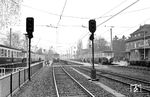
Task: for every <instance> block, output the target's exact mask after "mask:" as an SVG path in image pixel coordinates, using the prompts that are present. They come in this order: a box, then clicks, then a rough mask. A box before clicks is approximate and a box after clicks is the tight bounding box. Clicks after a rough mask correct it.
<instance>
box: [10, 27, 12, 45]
mask: <svg viewBox="0 0 150 97" xmlns="http://www.w3.org/2000/svg"><path fill="white" fill-rule="evenodd" d="M11 34H12V28H10V47H11Z"/></svg>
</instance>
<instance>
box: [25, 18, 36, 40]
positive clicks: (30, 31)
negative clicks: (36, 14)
mask: <svg viewBox="0 0 150 97" xmlns="http://www.w3.org/2000/svg"><path fill="white" fill-rule="evenodd" d="M26 31H27V33H28V37H29V38H33V31H34V18H33V17H27V18H26Z"/></svg>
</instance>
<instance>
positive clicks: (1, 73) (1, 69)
mask: <svg viewBox="0 0 150 97" xmlns="http://www.w3.org/2000/svg"><path fill="white" fill-rule="evenodd" d="M4 75H5V68H0V77H1V76H4Z"/></svg>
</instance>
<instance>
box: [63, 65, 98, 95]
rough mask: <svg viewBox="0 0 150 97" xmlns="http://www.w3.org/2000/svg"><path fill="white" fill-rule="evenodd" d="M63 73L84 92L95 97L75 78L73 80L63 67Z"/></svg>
mask: <svg viewBox="0 0 150 97" xmlns="http://www.w3.org/2000/svg"><path fill="white" fill-rule="evenodd" d="M61 68H62V69H63V71H64V72H65V73H66V74H67V75H68V76H69V77H70V78H71V79H72V80H73V81H74V82H75V83H76V84H77V85H78V86H79V87H80V88H81V89H82V90H83V91H85V93H86V94H87V95H88V96H89V97H95V96H94V95H93V94H92V93H91V92H90V91H89V90H87V89H86V88H85V87H84V86H83V85H81V84H80V83H79V82H78V81H77V80H76V79H75V78H73V77H72V76H71V75H70V74H69V73H68V72H67V71H66V70H65V69H64V68H63V67H62V66H61Z"/></svg>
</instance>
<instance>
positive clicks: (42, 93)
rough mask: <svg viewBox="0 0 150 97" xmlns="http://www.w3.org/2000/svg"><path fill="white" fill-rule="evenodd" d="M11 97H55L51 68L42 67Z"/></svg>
mask: <svg viewBox="0 0 150 97" xmlns="http://www.w3.org/2000/svg"><path fill="white" fill-rule="evenodd" d="M13 97H56V96H55V88H54V85H53V79H52V68H51V67H44V68H42V69H41V70H40V71H38V73H37V74H36V75H35V76H34V77H32V79H31V81H30V82H28V83H26V84H25V85H24V86H23V87H21V89H20V90H19V91H18V92H17V93H16V94H15V95H14V96H13Z"/></svg>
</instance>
